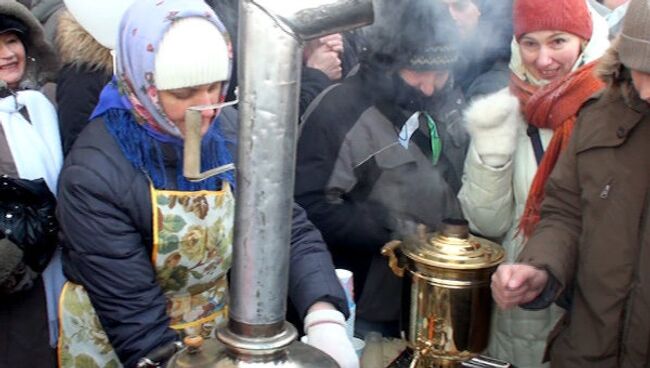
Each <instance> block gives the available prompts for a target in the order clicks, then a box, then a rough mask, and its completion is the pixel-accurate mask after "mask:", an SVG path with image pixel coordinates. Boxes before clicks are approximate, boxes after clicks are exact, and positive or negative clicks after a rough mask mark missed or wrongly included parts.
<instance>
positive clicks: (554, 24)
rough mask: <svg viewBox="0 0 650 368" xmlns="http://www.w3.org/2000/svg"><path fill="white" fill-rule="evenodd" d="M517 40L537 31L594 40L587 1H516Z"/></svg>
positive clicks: (515, 28) (514, 18)
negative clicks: (567, 34) (561, 32)
mask: <svg viewBox="0 0 650 368" xmlns="http://www.w3.org/2000/svg"><path fill="white" fill-rule="evenodd" d="M512 21H513V28H514V32H515V38H516V39H517V40H519V39H520V38H521V36H523V35H525V34H526V33H530V32H535V31H563V32H567V33H572V34H574V35H576V36H579V37H581V38H583V39H585V40H589V39H591V32H592V23H591V15H590V14H589V10H588V9H587V2H586V1H585V0H515V3H514V7H513V9H512Z"/></svg>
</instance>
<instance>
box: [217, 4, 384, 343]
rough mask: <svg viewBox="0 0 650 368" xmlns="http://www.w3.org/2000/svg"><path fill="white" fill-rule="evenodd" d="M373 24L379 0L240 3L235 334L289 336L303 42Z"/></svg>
mask: <svg viewBox="0 0 650 368" xmlns="http://www.w3.org/2000/svg"><path fill="white" fill-rule="evenodd" d="M372 20H373V12H372V0H304V1H283V0H266V1H264V0H257V1H254V0H240V23H239V58H240V59H239V62H240V64H239V65H240V68H239V82H240V85H239V92H240V95H239V97H240V103H239V111H240V124H239V125H240V127H239V129H240V130H239V156H238V157H239V159H238V165H237V185H238V190H237V207H236V213H235V239H234V249H233V267H232V271H231V301H230V306H231V309H230V315H229V326H228V330H230V331H229V333H227V334H229V335H230V334H234V335H238V336H240V337H243V338H259V337H272V336H278V335H281V334H283V333H284V334H286V329H287V327H286V326H285V322H284V320H285V313H286V297H287V289H288V276H289V243H290V234H291V220H292V205H293V184H294V170H295V151H296V139H297V126H298V98H299V87H300V83H299V81H300V74H301V67H302V43H303V41H306V40H309V39H312V38H316V37H319V36H322V35H326V34H330V33H334V32H339V31H343V30H347V29H351V28H354V27H358V26H361V25H365V24H369V23H371V22H372ZM294 334H295V332H294ZM230 337H232V335H231V336H230ZM220 338H221V339H222V341H224V339H225V340H231V339H230V338H229V337H225V338H224V336H223V335H220ZM293 338H295V336H294V337H293ZM224 342H226V341H224ZM230 343H232V341H228V342H227V344H230ZM235 345H236V343H235ZM245 345H247V344H245Z"/></svg>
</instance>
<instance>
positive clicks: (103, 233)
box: [58, 110, 348, 367]
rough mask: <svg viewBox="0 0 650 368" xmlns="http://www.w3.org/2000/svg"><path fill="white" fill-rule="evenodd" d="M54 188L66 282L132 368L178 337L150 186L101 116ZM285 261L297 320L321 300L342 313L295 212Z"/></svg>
mask: <svg viewBox="0 0 650 368" xmlns="http://www.w3.org/2000/svg"><path fill="white" fill-rule="evenodd" d="M234 111H235V110H228V111H224V112H222V116H221V117H220V121H221V124H222V129H223V130H224V134H225V135H226V136H227V138H230V139H234V134H236V125H235V124H236V115H235V114H234ZM233 141H234V140H233ZM230 149H231V151H232V152H235V150H234V147H230ZM171 151H174V150H171ZM173 155H174V154H171V153H170V155H167V154H166V156H165V162H166V164H168V167H169V169H170V171H171V172H175V167H176V166H175V165H176V164H177V160H176V158H175V157H174V156H173ZM169 181H170V182H175V180H171V179H170V180H169ZM59 188H60V190H59V209H58V218H59V219H60V222H61V227H62V229H63V234H64V238H65V239H64V256H63V257H64V258H63V260H64V271H65V273H66V276H67V277H68V278H69V279H70V280H71V281H73V282H75V283H78V284H81V285H83V286H84V287H85V289H86V290H87V292H88V294H89V296H90V299H91V301H92V303H93V306H94V308H95V310H96V312H97V314H98V316H99V319H100V322H101V323H102V326H103V327H104V330H105V331H106V333H107V335H108V337H109V339H110V341H111V344H112V345H113V348H114V349H115V351H116V353H117V355H118V356H119V358H120V360H121V361H122V362H123V363H124V365H125V366H129V367H130V366H133V365H134V364H135V362H136V361H137V360H138V359H139V358H141V357H142V356H144V355H145V354H147V353H148V352H150V351H151V350H152V349H154V348H156V347H157V346H160V345H162V344H165V343H167V342H170V341H173V340H175V339H177V336H176V333H175V332H174V331H173V330H171V329H170V328H169V318H168V317H167V314H166V299H165V297H164V296H163V293H162V290H161V288H160V287H159V285H158V284H157V283H156V275H155V272H154V269H153V267H152V264H151V251H152V208H151V196H150V183H149V181H148V180H147V178H146V176H145V174H144V173H143V172H141V171H139V170H137V169H135V168H134V167H133V166H132V165H131V163H130V162H129V161H127V159H126V158H125V157H124V155H123V154H122V152H121V150H120V148H119V146H118V145H117V143H116V142H115V140H114V138H113V136H112V135H110V133H109V132H108V131H107V129H106V127H105V125H104V122H103V120H102V119H101V118H98V119H95V120H94V121H92V122H91V123H90V124H89V125H88V127H87V128H86V129H85V130H84V131H83V132H82V133H81V135H80V136H79V139H78V140H77V143H76V144H75V146H74V147H73V149H72V150H71V151H70V154H69V155H68V157H67V159H66V162H65V165H64V168H63V171H62V173H61V179H60V183H59ZM171 189H173V188H171ZM290 257H291V258H290V265H291V269H290V281H289V293H290V298H291V300H292V301H293V303H294V304H295V305H296V309H297V310H298V311H299V313H300V315H301V317H304V315H305V313H306V311H307V309H308V308H309V306H311V304H313V303H314V302H316V301H319V300H322V301H328V302H331V303H332V304H334V305H335V306H336V307H337V308H338V309H339V310H341V311H342V312H343V313H344V314H346V315H347V313H348V311H347V304H346V302H345V295H344V293H343V290H342V288H341V286H340V284H339V283H338V280H337V278H336V275H335V274H334V271H333V265H332V261H331V258H330V255H329V254H328V253H327V249H326V247H325V244H324V243H323V241H322V238H321V236H320V234H319V233H318V231H317V230H316V229H315V228H314V227H313V225H312V224H311V223H309V221H308V220H307V218H306V215H305V213H304V211H303V210H302V209H301V208H299V207H297V206H296V207H295V208H294V216H293V227H292V243H291V254H290Z"/></svg>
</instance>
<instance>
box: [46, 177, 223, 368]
mask: <svg viewBox="0 0 650 368" xmlns="http://www.w3.org/2000/svg"><path fill="white" fill-rule="evenodd" d="M151 197H152V198H151V199H152V208H153V252H152V263H153V266H154V267H155V269H156V277H157V280H158V283H159V284H160V286H161V288H162V289H163V292H164V293H165V297H166V298H167V314H168V315H169V317H170V318H171V326H170V327H171V328H173V329H175V330H178V331H179V332H181V333H186V334H193V333H198V332H199V331H200V330H201V327H202V326H203V325H204V324H206V323H208V322H209V323H210V325H212V326H219V325H221V324H223V323H225V320H226V317H227V316H226V313H227V305H226V304H227V295H228V286H227V280H226V273H227V272H228V269H229V268H230V264H231V255H232V239H233V219H234V208H235V201H234V197H233V195H232V191H231V189H230V186H229V185H228V183H225V184H224V188H223V189H222V190H221V191H218V192H213V191H197V192H181V191H163V190H155V189H154V188H153V187H152V188H151ZM59 303H60V312H59V313H60V318H59V320H60V322H59V323H60V327H61V328H60V336H59V346H58V350H59V366H60V367H61V368H73V367H77V368H78V367H92V368H95V367H97V368H116V367H121V366H122V365H121V364H120V360H119V358H118V357H117V355H116V354H115V352H114V351H113V348H112V347H111V345H110V342H109V341H108V337H107V336H106V333H105V332H104V330H103V329H102V326H101V324H100V322H99V319H98V317H97V315H96V314H95V311H94V309H93V307H92V305H91V303H90V299H89V298H88V294H87V293H86V291H85V290H84V288H83V287H82V286H81V285H77V284H73V283H71V282H68V283H66V285H65V287H64V289H63V292H62V294H61V298H60V301H59Z"/></svg>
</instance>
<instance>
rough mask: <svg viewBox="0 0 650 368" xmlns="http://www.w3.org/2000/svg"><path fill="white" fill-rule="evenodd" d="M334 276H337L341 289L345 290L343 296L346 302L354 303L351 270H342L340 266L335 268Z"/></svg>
mask: <svg viewBox="0 0 650 368" xmlns="http://www.w3.org/2000/svg"><path fill="white" fill-rule="evenodd" d="M335 272H336V277H338V279H339V282H340V283H341V286H343V290H345V296H346V297H347V298H348V304H350V303H354V281H353V280H354V278H353V275H352V272H350V271H348V270H344V269H342V268H337V269H336V270H335Z"/></svg>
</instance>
